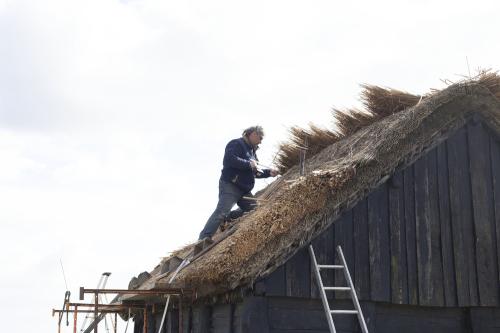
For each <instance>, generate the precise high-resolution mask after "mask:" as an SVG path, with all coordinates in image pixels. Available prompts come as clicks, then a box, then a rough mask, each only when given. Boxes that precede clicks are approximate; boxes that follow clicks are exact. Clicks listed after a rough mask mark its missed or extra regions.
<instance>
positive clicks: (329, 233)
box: [310, 221, 338, 298]
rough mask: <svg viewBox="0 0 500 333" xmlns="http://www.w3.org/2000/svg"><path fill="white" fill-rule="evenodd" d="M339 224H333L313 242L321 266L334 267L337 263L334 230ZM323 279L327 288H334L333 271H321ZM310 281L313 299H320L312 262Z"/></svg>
mask: <svg viewBox="0 0 500 333" xmlns="http://www.w3.org/2000/svg"><path fill="white" fill-rule="evenodd" d="M337 222H338V221H335V222H333V224H331V225H330V227H328V229H326V230H325V231H324V232H323V233H321V235H319V236H318V237H317V238H316V239H315V240H313V241H312V246H313V248H314V253H315V254H316V261H317V262H318V264H319V265H332V264H333V263H334V262H335V252H334V251H335V250H334V246H335V244H334V237H333V229H334V228H335V224H336V223H337ZM321 277H322V280H323V284H324V285H325V286H333V283H334V282H333V271H332V270H331V269H327V270H323V271H321ZM310 280H311V297H312V298H319V297H320V294H319V289H318V285H317V281H316V275H315V273H314V267H313V265H312V261H311V277H310Z"/></svg>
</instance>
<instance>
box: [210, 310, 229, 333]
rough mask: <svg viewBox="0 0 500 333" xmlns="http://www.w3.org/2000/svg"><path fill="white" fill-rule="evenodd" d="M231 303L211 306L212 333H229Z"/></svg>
mask: <svg viewBox="0 0 500 333" xmlns="http://www.w3.org/2000/svg"><path fill="white" fill-rule="evenodd" d="M231 314H232V311H231V304H216V305H214V306H213V308H212V321H211V324H212V325H211V326H212V329H211V331H210V332H213V333H231V327H232V325H231Z"/></svg>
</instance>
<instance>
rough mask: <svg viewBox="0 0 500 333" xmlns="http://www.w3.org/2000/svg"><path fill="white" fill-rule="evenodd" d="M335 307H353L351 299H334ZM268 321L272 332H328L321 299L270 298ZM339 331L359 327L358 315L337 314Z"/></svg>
mask: <svg viewBox="0 0 500 333" xmlns="http://www.w3.org/2000/svg"><path fill="white" fill-rule="evenodd" d="M331 307H332V308H335V309H348V308H349V307H351V308H352V301H351V300H333V301H332V302H331ZM268 309H269V311H268V322H269V328H270V331H271V332H280V331H293V332H294V333H296V332H301V331H307V332H317V331H323V332H325V333H326V332H328V324H327V321H326V318H325V311H324V309H323V306H322V304H321V302H320V300H311V299H310V300H307V299H298V298H295V299H293V298H270V299H269V304H268ZM334 320H335V326H336V328H337V332H342V331H354V327H356V328H357V327H358V323H357V319H356V316H352V315H347V316H346V315H338V316H335V318H334Z"/></svg>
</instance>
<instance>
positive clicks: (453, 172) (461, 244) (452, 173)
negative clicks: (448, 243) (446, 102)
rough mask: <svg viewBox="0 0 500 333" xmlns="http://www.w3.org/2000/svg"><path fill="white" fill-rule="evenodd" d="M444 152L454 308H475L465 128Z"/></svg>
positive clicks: (472, 233) (450, 140)
mask: <svg viewBox="0 0 500 333" xmlns="http://www.w3.org/2000/svg"><path fill="white" fill-rule="evenodd" d="M447 150H448V177H449V179H448V180H449V185H450V208H451V210H450V211H451V226H452V232H453V249H454V256H455V258H454V259H455V279H456V283H457V298H458V305H459V306H476V305H478V296H477V279H476V266H475V261H474V256H475V255H474V251H473V249H474V246H473V235H474V229H473V222H472V219H473V217H472V198H471V190H470V177H469V163H468V154H467V133H466V130H465V128H461V129H460V130H458V131H457V132H456V133H455V134H454V135H452V136H451V137H450V138H449V139H448V140H447ZM471 252H472V253H471Z"/></svg>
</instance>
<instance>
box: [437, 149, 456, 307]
mask: <svg viewBox="0 0 500 333" xmlns="http://www.w3.org/2000/svg"><path fill="white" fill-rule="evenodd" d="M437 163H438V196H439V220H440V227H441V252H442V258H443V285H444V296H445V305H446V306H457V285H456V282H455V263H454V258H453V238H452V234H451V230H452V229H451V217H450V191H449V183H448V157H447V151H446V144H441V145H439V146H438V147H437Z"/></svg>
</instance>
